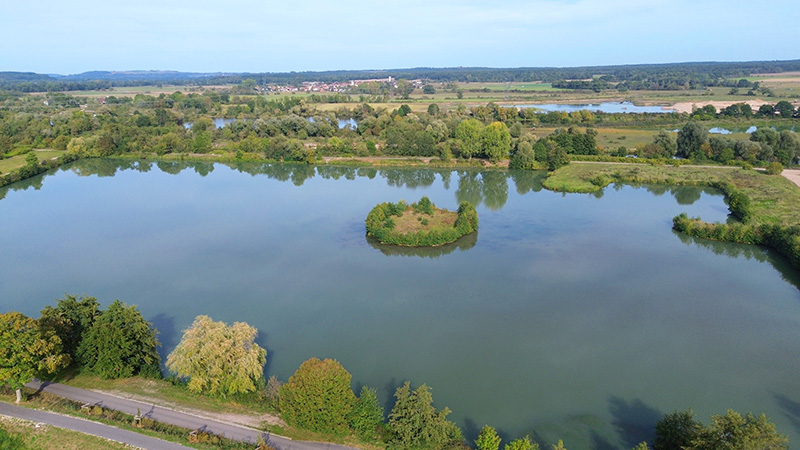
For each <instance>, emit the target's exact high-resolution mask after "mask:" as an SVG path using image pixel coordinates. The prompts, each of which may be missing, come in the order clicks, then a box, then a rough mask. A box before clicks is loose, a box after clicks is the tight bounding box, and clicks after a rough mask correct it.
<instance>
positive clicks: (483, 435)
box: [475, 425, 501, 450]
mask: <svg viewBox="0 0 800 450" xmlns="http://www.w3.org/2000/svg"><path fill="white" fill-rule="evenodd" d="M500 441H501V439H500V436H498V435H497V431H496V430H495V429H494V428H493V427H490V426H489V425H484V426H483V428H481V432H480V433H479V434H478V439H475V448H477V449H478V450H498V449H499V448H500Z"/></svg>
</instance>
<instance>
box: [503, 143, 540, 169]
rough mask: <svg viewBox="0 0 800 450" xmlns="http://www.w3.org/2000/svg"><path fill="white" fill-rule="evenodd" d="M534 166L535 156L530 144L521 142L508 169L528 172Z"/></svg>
mask: <svg viewBox="0 0 800 450" xmlns="http://www.w3.org/2000/svg"><path fill="white" fill-rule="evenodd" d="M535 165H536V155H535V154H534V152H533V146H532V145H531V143H530V142H527V141H522V142H520V143H519V145H518V146H517V151H516V152H514V156H512V157H511V161H509V163H508V168H509V169H517V170H530V169H533V168H534V167H535Z"/></svg>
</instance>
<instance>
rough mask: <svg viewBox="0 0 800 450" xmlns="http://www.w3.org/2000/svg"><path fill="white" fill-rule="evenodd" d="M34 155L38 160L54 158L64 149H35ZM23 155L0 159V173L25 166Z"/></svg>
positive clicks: (61, 153)
mask: <svg viewBox="0 0 800 450" xmlns="http://www.w3.org/2000/svg"><path fill="white" fill-rule="evenodd" d="M35 153H36V157H37V158H39V161H45V160H48V159H52V158H55V157H57V156H61V155H63V154H64V153H66V151H63V150H35ZM25 156H26V155H17V156H12V157H11V158H6V159H2V160H0V173H8V172H11V171H12V170H17V169H19V168H20V167H24V166H25Z"/></svg>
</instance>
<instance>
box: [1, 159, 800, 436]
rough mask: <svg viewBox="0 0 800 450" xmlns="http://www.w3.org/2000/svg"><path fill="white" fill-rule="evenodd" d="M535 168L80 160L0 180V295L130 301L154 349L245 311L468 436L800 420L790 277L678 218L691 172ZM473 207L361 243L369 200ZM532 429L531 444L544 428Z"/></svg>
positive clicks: (284, 360)
mask: <svg viewBox="0 0 800 450" xmlns="http://www.w3.org/2000/svg"><path fill="white" fill-rule="evenodd" d="M543 177H544V174H543V173H535V172H515V171H511V172H500V171H487V172H480V171H451V170H428V169H419V170H418V169H381V170H376V169H370V168H349V167H331V166H319V167H313V166H307V165H297V166H290V165H285V166H284V165H264V164H249V165H248V164H239V165H236V164H229V165H226V164H212V163H179V162H159V163H154V162H142V161H114V160H101V159H92V160H84V161H79V162H76V163H74V164H72V165H70V166H67V167H65V168H63V169H62V170H59V171H56V172H53V173H49V174H47V175H45V176H40V177H37V178H33V179H30V180H27V181H25V182H22V183H18V184H16V185H12V186H10V187H8V188H5V189H2V190H0V198H2V200H0V224H2V225H0V228H1V229H2V233H0V248H2V254H3V257H2V258H0V298H2V299H3V302H2V305H0V311H1V312H6V311H10V310H18V311H21V312H23V313H25V314H28V315H32V316H38V314H39V311H40V310H41V309H42V308H43V307H44V306H45V305H48V304H54V303H55V299H56V298H61V297H63V296H64V294H65V293H73V294H81V293H86V294H88V295H92V296H96V297H98V298H99V299H100V300H101V302H102V303H103V304H104V305H107V304H109V303H110V302H112V301H113V300H114V299H120V300H122V301H124V302H127V303H129V304H136V305H138V306H139V308H140V310H141V311H142V313H143V315H144V316H145V317H146V318H147V319H148V320H151V321H152V322H153V323H154V324H155V325H156V326H157V327H158V329H159V330H160V332H161V335H160V340H161V342H162V343H163V348H162V354H164V355H165V354H166V353H168V352H169V351H171V349H172V348H174V346H175V345H176V344H177V342H178V341H179V340H180V337H181V330H182V329H185V328H186V327H187V326H189V325H190V324H191V322H192V320H193V319H194V317H195V316H197V315H200V314H207V315H210V316H211V317H212V318H214V319H215V320H223V321H225V322H228V323H231V322H234V321H246V322H248V323H250V324H251V325H253V326H255V327H257V328H258V329H259V338H258V342H259V343H260V344H261V345H262V346H264V347H265V348H266V349H267V351H268V355H267V359H268V365H267V374H268V375H276V376H277V377H278V378H280V379H282V380H286V379H288V377H289V376H290V375H291V374H292V373H293V372H294V370H295V369H297V367H299V365H300V364H301V363H302V362H303V361H305V360H306V359H308V358H311V357H315V356H316V357H321V358H325V357H331V358H336V359H338V360H339V361H341V362H342V364H343V365H344V367H345V368H347V369H348V370H349V371H350V373H352V375H353V383H354V388H355V389H356V390H357V391H358V389H360V386H361V385H363V384H367V385H370V386H374V387H376V388H377V389H378V392H379V395H380V396H381V399H382V401H384V402H387V404H388V402H389V400H390V397H391V394H392V393H393V392H394V390H395V388H396V387H397V386H399V385H401V384H402V383H403V382H404V381H405V380H410V381H411V382H412V384H413V385H414V386H417V385H419V384H422V383H426V384H428V385H429V386H431V387H432V388H433V395H434V399H435V402H436V405H437V406H438V407H444V406H448V407H450V408H451V409H452V410H453V413H452V414H451V416H450V417H451V418H452V419H453V420H455V421H456V422H457V423H459V425H461V426H462V428H463V429H464V431H465V434H466V435H467V437H468V438H469V439H474V438H475V436H476V435H477V432H478V430H479V429H480V427H482V426H483V425H484V424H490V425H492V426H495V427H497V428H498V429H499V430H500V432H501V434H502V435H503V436H504V437H505V438H515V437H519V436H522V435H524V434H527V433H530V434H531V435H532V436H534V437H536V438H537V440H539V441H540V442H541V443H543V444H549V443H555V442H556V441H557V440H558V439H563V440H564V443H565V445H566V446H567V448H575V449H630V448H632V447H633V446H634V445H636V444H637V443H638V442H640V441H641V440H644V439H648V438H651V437H652V433H653V432H652V426H653V425H654V424H655V422H656V421H657V420H658V419H660V418H661V416H662V415H663V414H664V413H668V412H672V411H674V410H682V409H686V408H693V409H694V410H695V412H696V414H697V416H698V418H700V419H701V420H703V421H704V422H708V421H709V420H710V419H709V416H710V414H712V413H720V414H723V413H724V412H725V410H726V409H728V408H732V409H735V410H738V411H740V412H742V413H744V412H747V411H753V412H756V413H760V412H765V413H766V414H767V415H768V416H769V417H770V418H771V419H772V420H773V421H774V422H775V423H776V424H777V428H778V430H779V431H780V432H782V433H785V434H788V435H790V439H791V440H792V442H793V443H795V445H796V443H797V442H799V439H800V378H799V377H798V376H797V374H798V373H800V357H799V356H800V345H798V342H800V290H798V285H800V280H798V276H797V271H795V270H794V269H792V268H790V267H789V266H788V265H787V263H786V261H785V260H784V259H782V258H780V257H777V256H776V255H775V254H773V253H772V252H770V251H766V250H764V249H761V248H758V247H752V246H743V245H735V244H722V243H717V242H710V241H703V240H697V239H692V238H688V237H686V236H682V235H679V234H676V233H674V232H673V231H672V230H671V220H672V217H673V216H675V215H677V214H679V213H681V212H687V213H688V214H689V215H690V216H699V217H701V218H703V219H705V220H708V221H725V220H727V208H726V206H725V204H724V202H723V197H722V196H721V195H720V193H719V192H718V191H716V190H713V189H701V188H695V187H680V188H677V187H668V186H631V185H613V186H610V187H608V188H606V189H605V190H604V191H603V192H601V193H597V194H562V193H554V192H550V191H547V190H543V189H542V187H541V181H542V179H543ZM423 195H426V196H428V197H429V198H430V199H431V200H432V201H433V202H434V203H435V204H436V205H437V206H439V207H444V208H448V209H455V208H456V207H457V205H458V203H459V202H460V201H470V202H472V203H473V204H475V205H476V206H477V209H478V214H479V216H480V229H479V231H478V232H477V234H473V235H471V236H467V237H465V238H462V240H459V241H457V242H456V243H454V244H451V245H448V246H444V247H440V248H436V249H425V250H416V249H403V248H394V247H383V246H381V245H379V244H377V243H375V242H373V241H371V240H368V239H366V237H365V229H364V219H365V217H366V215H367V213H368V212H369V210H370V209H371V208H372V207H373V206H374V205H375V204H377V203H379V202H384V201H392V202H396V201H398V200H400V199H405V200H407V201H409V202H412V201H416V200H419V198H421V197H422V196H423ZM542 448H546V447H545V446H544V445H543V446H542Z"/></svg>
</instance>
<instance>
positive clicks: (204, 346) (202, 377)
mask: <svg viewBox="0 0 800 450" xmlns="http://www.w3.org/2000/svg"><path fill="white" fill-rule="evenodd" d="M256 335H258V330H256V329H255V328H254V327H252V326H250V325H248V324H246V323H244V322H235V323H234V324H233V325H232V326H228V325H226V324H225V323H224V322H215V321H213V320H212V319H211V318H210V317H208V316H197V318H195V319H194V323H192V326H190V327H189V328H187V329H186V330H184V332H183V338H181V341H180V343H178V346H177V347H175V350H173V351H172V353H170V354H169V356H168V357H167V368H168V369H169V370H171V371H173V372H175V373H177V374H178V376H181V377H188V378H189V384H188V387H189V390H191V391H194V392H207V393H209V394H219V395H223V396H225V395H230V394H238V393H245V392H252V391H254V390H255V389H256V383H257V381H258V380H260V379H262V378H263V377H264V364H265V363H266V362H267V351H266V350H264V349H263V348H261V347H260V346H259V345H258V344H256V343H255V338H256Z"/></svg>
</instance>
